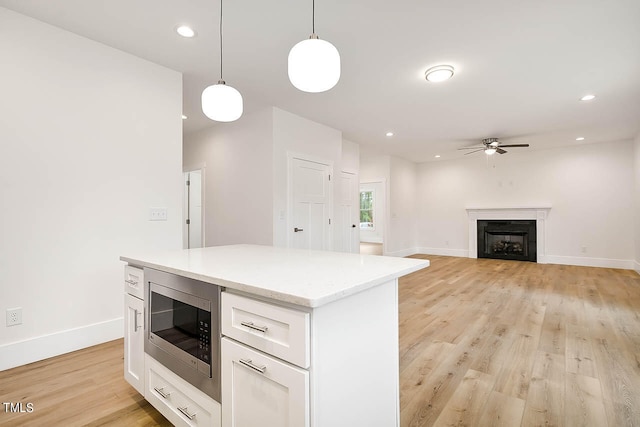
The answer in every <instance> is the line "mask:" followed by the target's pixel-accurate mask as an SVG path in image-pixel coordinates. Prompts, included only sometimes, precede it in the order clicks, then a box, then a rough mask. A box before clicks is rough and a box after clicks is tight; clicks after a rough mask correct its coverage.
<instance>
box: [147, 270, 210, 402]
mask: <svg viewBox="0 0 640 427" xmlns="http://www.w3.org/2000/svg"><path fill="white" fill-rule="evenodd" d="M144 277H145V313H146V322H145V338H146V339H145V342H144V350H145V352H146V353H148V354H149V355H151V356H152V357H153V358H154V359H156V360H158V361H159V362H160V363H162V364H163V365H164V366H166V367H167V368H169V369H171V370H172V371H173V372H175V373H176V374H177V375H179V376H180V377H182V378H183V379H184V380H186V381H187V382H189V383H191V384H193V385H194V386H195V387H197V388H198V389H200V390H202V391H203V392H205V393H206V394H208V395H209V396H211V397H212V398H213V399H215V400H216V401H218V402H220V290H221V289H220V287H219V286H217V285H214V284H211V283H206V282H201V281H199V280H194V279H189V278H186V277H182V276H177V275H175V274H171V273H166V272H163V271H159V270H154V269H150V268H145V269H144Z"/></svg>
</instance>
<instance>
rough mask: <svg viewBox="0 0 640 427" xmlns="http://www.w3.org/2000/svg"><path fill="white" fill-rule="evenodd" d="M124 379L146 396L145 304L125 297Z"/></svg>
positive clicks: (127, 295) (131, 297) (134, 298)
mask: <svg viewBox="0 0 640 427" xmlns="http://www.w3.org/2000/svg"><path fill="white" fill-rule="evenodd" d="M124 378H125V379H126V380H127V381H128V382H129V384H131V385H132V386H133V387H134V388H135V389H136V390H138V392H139V393H140V394H142V395H144V303H143V301H142V300H141V299H139V298H136V297H134V296H132V295H129V294H125V296H124Z"/></svg>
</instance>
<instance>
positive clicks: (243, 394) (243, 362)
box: [221, 338, 310, 427]
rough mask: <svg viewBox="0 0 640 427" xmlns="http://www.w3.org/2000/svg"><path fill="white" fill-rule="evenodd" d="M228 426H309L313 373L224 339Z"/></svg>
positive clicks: (224, 397) (224, 396) (224, 417)
mask: <svg viewBox="0 0 640 427" xmlns="http://www.w3.org/2000/svg"><path fill="white" fill-rule="evenodd" d="M221 347H222V401H223V402H224V405H223V410H222V420H223V425H224V426H225V427H256V426H265V427H266V426H269V427H276V426H291V427H309V422H310V421H309V420H310V418H309V414H310V408H309V372H308V371H305V370H303V369H300V368H297V367H295V366H293V365H290V364H288V363H286V362H282V361H280V360H277V359H275V358H273V357H270V356H267V355H266V354H264V353H261V352H259V351H257V350H254V349H252V348H250V347H247V346H245V345H243V344H239V343H237V342H235V341H233V340H231V339H229V338H223V339H222V345H221Z"/></svg>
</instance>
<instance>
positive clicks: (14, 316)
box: [7, 307, 22, 326]
mask: <svg viewBox="0 0 640 427" xmlns="http://www.w3.org/2000/svg"><path fill="white" fill-rule="evenodd" d="M21 324H22V307H17V308H8V309H7V326H15V325H21Z"/></svg>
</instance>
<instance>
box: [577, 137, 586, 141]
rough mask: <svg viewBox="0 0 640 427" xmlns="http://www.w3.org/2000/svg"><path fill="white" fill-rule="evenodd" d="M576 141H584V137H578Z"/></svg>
mask: <svg viewBox="0 0 640 427" xmlns="http://www.w3.org/2000/svg"><path fill="white" fill-rule="evenodd" d="M576 141H584V136H579V137H577V138H576Z"/></svg>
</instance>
